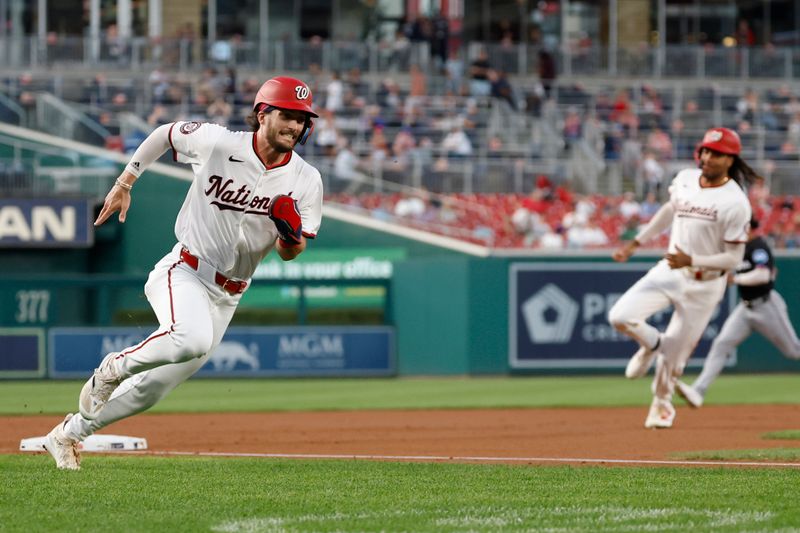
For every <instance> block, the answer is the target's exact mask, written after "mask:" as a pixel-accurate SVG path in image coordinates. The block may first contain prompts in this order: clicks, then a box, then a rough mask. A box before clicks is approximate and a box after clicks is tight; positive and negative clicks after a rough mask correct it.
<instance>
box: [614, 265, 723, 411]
mask: <svg viewBox="0 0 800 533" xmlns="http://www.w3.org/2000/svg"><path fill="white" fill-rule="evenodd" d="M726 284H727V282H726V278H725V276H720V277H717V278H714V279H710V280H705V281H702V280H696V279H694V278H691V277H690V276H689V275H688V273H687V272H686V270H685V269H675V270H672V269H671V268H669V265H667V263H666V261H659V262H658V263H657V264H656V265H655V266H654V267H653V268H651V269H650V270H649V271H648V272H647V274H645V275H644V277H642V278H641V279H640V280H639V281H637V282H636V283H635V284H634V285H633V286H632V287H631V288H630V289H628V290H627V291H626V292H625V294H623V295H622V297H620V299H619V300H617V302H616V303H615V304H614V306H613V307H612V308H611V309H610V310H609V312H608V320H609V322H610V323H611V324H612V325H613V326H614V327H615V328H617V329H618V330H620V331H622V332H624V333H626V334H627V335H629V336H631V337H632V338H633V339H634V340H636V341H637V342H639V344H641V345H643V346H646V347H648V348H653V347H654V346H655V344H656V343H657V342H658V335H659V332H658V330H657V329H656V328H655V327H653V326H651V325H650V324H648V323H647V322H646V320H647V318H649V317H650V316H652V315H654V314H655V313H657V312H658V311H661V310H663V309H666V308H667V307H669V306H670V305H672V306H673V307H674V308H675V310H674V312H673V313H672V318H671V319H670V321H669V324H668V325H667V329H666V330H665V331H664V333H663V335H662V337H661V345H660V346H659V348H658V351H659V353H660V354H661V356H660V357H659V358H658V364H657V365H656V375H655V378H654V380H653V394H654V395H655V396H656V398H659V399H662V400H667V401H671V400H672V394H673V392H674V390H675V381H676V380H677V379H678V377H680V376H681V375H682V374H683V369H684V367H685V366H686V362H687V361H688V360H689V357H691V355H692V352H693V351H694V348H695V346H696V345H697V342H698V341H699V340H700V337H701V336H702V335H703V331H705V329H706V326H708V322H709V321H710V320H711V317H712V316H713V314H714V310H715V309H716V307H717V304H718V303H719V301H720V300H721V299H722V296H723V295H724V294H725V286H726Z"/></svg>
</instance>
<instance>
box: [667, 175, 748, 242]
mask: <svg viewBox="0 0 800 533" xmlns="http://www.w3.org/2000/svg"><path fill="white" fill-rule="evenodd" d="M700 175H701V171H700V170H699V169H685V170H682V171H681V172H679V173H678V175H677V176H675V179H673V180H672V184H671V185H670V187H669V192H670V202H671V203H672V207H673V208H674V210H675V215H674V217H673V219H672V232H671V234H670V240H669V250H670V252H673V253H674V252H675V251H676V245H677V246H678V247H680V249H681V250H683V251H684V252H686V253H687V254H689V255H714V254H719V253H722V252H724V251H725V243H726V242H728V243H746V242H747V228H748V227H749V224H750V217H751V213H750V201H749V200H748V199H747V195H746V194H745V193H744V191H743V190H742V188H741V187H740V186H739V185H738V184H737V183H736V182H735V181H734V180H728V181H727V182H725V183H724V184H723V185H720V186H717V187H701V186H700Z"/></svg>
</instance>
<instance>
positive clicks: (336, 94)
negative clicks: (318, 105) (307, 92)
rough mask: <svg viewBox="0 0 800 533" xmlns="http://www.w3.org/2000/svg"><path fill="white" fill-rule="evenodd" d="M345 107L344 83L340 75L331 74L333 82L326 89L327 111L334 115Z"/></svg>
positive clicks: (336, 73)
mask: <svg viewBox="0 0 800 533" xmlns="http://www.w3.org/2000/svg"><path fill="white" fill-rule="evenodd" d="M343 107H344V83H343V82H342V80H341V79H339V73H338V72H336V71H333V72H332V73H331V81H329V82H328V85H327V86H326V87H325V109H327V110H329V111H333V112H334V113H335V112H337V111H339V110H340V109H342V108H343Z"/></svg>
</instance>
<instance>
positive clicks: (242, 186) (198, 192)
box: [46, 78, 323, 469]
mask: <svg viewBox="0 0 800 533" xmlns="http://www.w3.org/2000/svg"><path fill="white" fill-rule="evenodd" d="M274 80H281V84H283V85H281V84H278V85H275V86H269V87H268V85H269V84H270V83H271V82H272V81H274ZM286 80H289V82H287V81H286ZM287 83H290V85H288V87H287ZM291 84H300V85H297V86H296V85H291ZM276 87H277V89H276ZM298 87H300V88H304V91H299V90H297V91H296V94H297V97H298V98H303V100H304V101H298V102H293V101H292V102H288V103H286V105H287V106H295V105H296V107H292V108H291V109H295V110H298V109H299V110H302V111H304V114H301V115H299V116H298V115H297V111H295V116H294V118H288V120H287V121H284V122H281V123H280V124H281V126H280V128H282V129H281V130H280V131H278V129H277V128H275V129H274V130H271V129H268V128H267V127H266V124H262V125H261V129H262V131H259V132H258V133H253V132H231V131H228V130H227V129H225V128H223V127H220V126H217V125H213V124H200V123H198V122H176V123H174V124H167V125H164V126H161V127H159V128H158V129H157V130H156V131H154V132H153V133H152V134H151V136H150V137H148V140H147V141H145V142H149V143H151V144H149V145H148V146H154V147H155V148H154V150H153V151H155V152H157V151H158V150H160V153H164V151H166V149H168V148H169V147H171V148H172V150H173V157H174V158H175V160H177V161H179V162H182V163H188V164H190V165H192V170H193V173H194V180H193V182H192V185H191V187H190V188H189V192H188V193H187V195H186V199H185V201H184V203H183V206H182V207H181V210H180V213H179V214H178V217H177V220H176V223H175V236H176V237H177V240H178V243H177V244H176V245H175V247H174V248H173V249H172V250H171V251H170V252H169V253H168V254H167V255H166V256H164V258H163V259H161V261H159V262H158V264H156V266H155V268H154V269H153V271H152V272H151V273H150V276H149V278H148V280H147V283H146V284H145V295H146V296H147V299H148V301H149V302H150V305H151V306H152V308H153V310H154V311H155V314H156V317H157V319H158V322H159V328H158V329H157V330H156V331H154V332H153V333H152V334H151V335H149V336H148V337H147V338H146V339H145V340H144V341H143V342H141V343H139V344H138V345H136V346H131V347H129V348H126V349H124V350H122V351H121V352H119V354H118V355H116V356H114V355H113V354H110V355H109V356H108V357H106V359H104V361H103V364H101V367H100V368H99V369H98V370H97V371H96V372H95V376H94V378H93V379H96V378H97V377H98V372H100V371H101V370H103V366H104V365H105V364H106V362H107V361H110V363H108V364H109V366H112V367H113V368H112V370H113V373H114V374H115V375H116V377H118V378H119V380H120V381H121V384H119V386H116V384H114V385H113V386H116V389H115V390H113V393H112V394H111V397H110V399H109V400H108V401H107V403H105V404H104V407H102V408H100V409H98V411H97V413H96V416H95V417H92V416H89V415H88V414H86V413H87V411H86V409H85V408H86V407H87V406H85V405H84V404H83V399H84V394H83V393H82V396H81V412H82V413H83V414H76V415H74V416H72V417H71V418H70V417H69V416H70V415H68V417H67V419H66V421H65V422H64V423H63V424H59V425H58V426H56V428H54V430H53V431H52V432H51V433H50V434H49V435H48V439H49V441H48V444H46V445H47V447H48V451H50V453H51V454H52V455H53V456H54V458H56V463H57V465H58V466H59V468H69V469H77V468H79V467H80V454H79V453H78V451H77V448H75V447H74V445H75V444H76V443H77V442H79V441H81V440H83V439H85V438H86V437H87V436H89V435H91V434H92V433H94V432H95V431H97V430H98V429H100V428H103V427H105V426H107V425H108V424H111V423H112V422H114V421H116V420H119V419H121V418H125V417H128V416H131V415H133V414H136V413H138V412H141V411H144V410H145V409H148V408H149V407H151V406H152V405H154V404H155V403H156V402H158V401H159V400H160V399H161V398H163V397H164V396H165V395H166V394H167V393H168V392H169V391H171V390H172V389H173V388H175V387H176V386H177V385H179V384H180V383H182V382H183V381H185V380H186V379H187V378H189V377H190V376H191V375H192V374H194V373H195V372H196V371H197V370H199V369H200V367H202V366H203V365H204V364H205V363H206V361H207V360H208V358H209V354H210V352H211V351H212V350H213V349H214V348H215V347H216V346H217V345H218V344H219V343H220V341H221V339H222V336H223V334H224V333H225V330H226V328H227V327H228V324H229V322H230V320H231V318H232V316H233V313H234V311H235V309H236V306H237V305H238V303H239V300H240V299H241V297H242V292H243V291H244V290H245V288H246V286H247V284H249V281H250V278H251V276H252V274H253V272H254V271H255V269H256V266H257V265H258V264H259V262H260V261H261V260H262V259H263V258H264V256H266V255H267V253H269V252H270V251H271V250H272V249H273V248H274V247H275V246H276V242H277V240H278V238H279V236H280V238H281V239H285V235H284V234H282V233H281V232H280V231H279V229H278V227H277V226H276V224H278V221H275V222H273V219H271V218H270V216H269V211H268V208H269V207H270V203H271V200H272V199H274V198H275V197H276V196H278V195H289V196H291V198H284V200H288V203H289V204H292V202H291V199H292V198H293V199H294V200H295V201H296V206H297V207H296V209H294V208H290V210H291V211H292V212H294V213H295V214H296V213H297V212H298V211H299V220H300V221H301V222H302V236H300V235H299V232H297V233H298V235H295V236H293V237H292V242H291V243H288V241H285V240H284V241H283V242H285V243H286V244H279V246H281V247H283V248H285V250H281V257H283V258H284V259H286V260H288V259H290V258H293V256H294V255H296V254H297V253H300V251H302V249H303V248H304V247H305V240H304V238H303V237H306V238H313V237H315V236H316V233H317V231H318V229H319V226H320V222H321V216H322V194H323V191H322V180H321V177H320V174H319V172H318V171H317V170H316V169H315V168H314V167H312V166H311V165H309V164H307V163H306V162H305V161H304V160H303V159H302V158H301V157H300V156H299V155H298V154H297V153H296V152H294V151H293V150H291V149H290V148H288V146H293V145H294V142H296V140H300V139H302V140H304V138H303V137H301V136H299V135H300V130H298V129H293V128H297V127H298V126H297V120H300V121H301V122H300V124H302V121H303V120H305V121H306V122H305V124H306V125H305V128H304V129H303V130H302V131H303V132H306V131H307V130H309V128H310V126H311V122H310V118H309V117H311V116H316V115H315V114H313V112H312V111H311V108H310V104H311V97H310V92H309V91H308V89H307V86H305V84H303V83H302V82H300V81H299V80H294V79H293V78H274V79H273V80H270V81H268V82H267V83H265V84H264V87H262V91H263V90H264V88H267V89H269V90H272V91H273V93H274V92H275V91H276V90H277V91H279V93H278V94H283V93H286V92H288V93H289V94H290V95H293V94H294V92H295V89H297V88H298ZM280 91H282V92H280ZM261 94H262V92H261V91H260V92H259V96H261ZM258 102H259V100H256V103H257V104H258ZM262 102H264V100H262ZM267 102H269V103H272V102H271V101H268V100H267ZM282 103H285V102H282ZM262 106H263V104H262ZM281 109H282V108H281ZM256 110H261V111H264V113H265V114H267V115H268V114H269V113H270V112H272V113H276V112H277V113H283V112H282V111H280V109H279V110H278V111H274V110H272V108H265V107H259V105H256ZM280 116H281V117H284V118H285V117H286V116H287V115H286V114H282V115H280ZM303 117H305V119H304V118H303ZM292 121H294V122H292ZM268 124H270V125H273V124H277V122H269V123H268ZM265 131H267V132H268V131H274V132H275V133H274V135H277V136H281V137H283V139H282V140H278V141H275V138H274V137H273V138H270V139H271V140H270V146H274V144H273V143H275V142H283V143H288V144H286V146H287V147H286V150H288V151H286V153H285V154H279V155H280V157H279V158H278V159H277V162H276V163H274V164H273V165H272V166H267V164H266V163H265V162H264V160H262V157H261V155H259V148H260V147H259V144H258V143H259V142H262V143H263V142H264V141H263V140H261V139H260V138H259V136H260V135H262V133H263V132H265ZM292 132H293V133H292ZM265 135H268V133H267V134H265ZM143 146H144V143H143ZM162 147H163V149H162ZM271 153H274V152H271ZM136 154H139V151H137V153H136ZM136 154H134V158H133V159H132V160H131V162H130V163H129V164H128V166H127V167H126V171H127V172H129V173H130V174H133V175H134V176H137V177H138V176H139V174H140V173H141V172H142V171H143V170H144V167H145V166H146V164H142V163H140V162H139V161H137V155H136ZM151 157H153V158H156V157H157V154H152V156H151ZM144 159H145V160H147V159H148V158H147V157H145V158H144ZM123 176H125V174H124V173H123ZM119 181H120V180H118V181H117V187H122V188H123V189H128V190H129V189H130V187H129V186H126V184H125V183H124V182H123V183H122V184H121V185H120V183H119ZM109 197H111V193H109ZM108 202H109V200H108V198H107V203H106V205H109V204H108ZM144 215H145V216H162V214H161V213H147V214H144ZM101 216H102V213H101ZM120 218H121V220H124V216H123V211H121V215H120ZM295 218H296V217H295ZM101 222H102V221H101ZM297 226H299V224H297ZM295 245H297V246H298V247H297V251H296V253H294V252H293V255H292V257H288V258H287V257H284V253H288V252H287V250H290V249H292V246H295ZM287 247H288V248H287ZM92 383H93V380H90V381H89V382H88V383H87V385H86V386H85V387H84V389H85V390H86V389H87V388H88V387H89V386H90V384H92ZM50 448H53V449H50Z"/></svg>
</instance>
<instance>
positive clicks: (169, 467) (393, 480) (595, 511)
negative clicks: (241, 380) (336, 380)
mask: <svg viewBox="0 0 800 533" xmlns="http://www.w3.org/2000/svg"><path fill="white" fill-rule="evenodd" d="M0 472H2V477H3V483H2V484H0V524H2V527H0V529H2V530H3V531H26V532H27V531H32V530H36V531H64V532H66V531H81V532H85V531H103V532H106V531H187V532H189V531H191V532H196V531H217V532H240V531H242V532H244V531H248V532H256V531H264V532H267V531H270V532H274V531H342V532H347V531H381V530H383V531H387V530H388V531H435V532H451V531H499V530H502V531H570V532H587V533H588V532H598V531H599V532H611V531H711V530H713V531H723V532H724V531H751V532H754V531H776V530H780V529H785V530H786V529H789V528H792V527H796V526H797V525H798V524H800V507H798V506H797V504H796V502H797V497H796V493H797V490H796V489H797V486H798V482H800V473H798V472H797V471H795V470H790V469H764V470H758V469H730V468H728V469H711V468H685V469H679V468H607V467H568V466H558V467H535V468H532V467H529V466H507V465H500V466H497V465H457V464H413V463H385V462H366V461H313V462H304V461H285V460H255V459H206V458H175V457H171V458H162V457H146V456H145V457H110V456H107V457H103V456H90V457H88V458H85V459H84V466H83V470H82V471H80V472H64V471H58V470H56V469H54V468H53V467H52V463H51V459H50V457H49V456H46V455H35V456H34V455H25V456H19V455H17V456H0ZM21 509H38V510H39V511H37V512H35V513H23V512H20V510H21Z"/></svg>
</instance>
